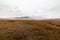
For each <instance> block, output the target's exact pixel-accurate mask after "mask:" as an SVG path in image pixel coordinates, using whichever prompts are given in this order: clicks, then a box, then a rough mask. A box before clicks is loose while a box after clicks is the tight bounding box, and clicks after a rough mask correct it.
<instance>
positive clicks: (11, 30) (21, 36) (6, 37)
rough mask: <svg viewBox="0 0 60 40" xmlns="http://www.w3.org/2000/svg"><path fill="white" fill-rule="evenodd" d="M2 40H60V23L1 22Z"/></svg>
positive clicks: (0, 38)
mask: <svg viewBox="0 0 60 40" xmlns="http://www.w3.org/2000/svg"><path fill="white" fill-rule="evenodd" d="M0 40H60V21H58V20H38V21H34V20H4V21H3V20H0Z"/></svg>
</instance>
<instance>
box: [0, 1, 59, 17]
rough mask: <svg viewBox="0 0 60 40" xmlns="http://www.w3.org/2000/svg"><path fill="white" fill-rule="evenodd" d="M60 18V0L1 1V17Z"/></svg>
mask: <svg viewBox="0 0 60 40" xmlns="http://www.w3.org/2000/svg"><path fill="white" fill-rule="evenodd" d="M16 16H31V17H39V16H41V17H44V18H45V17H47V18H56V17H60V0H0V17H1V18H6V17H16Z"/></svg>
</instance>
